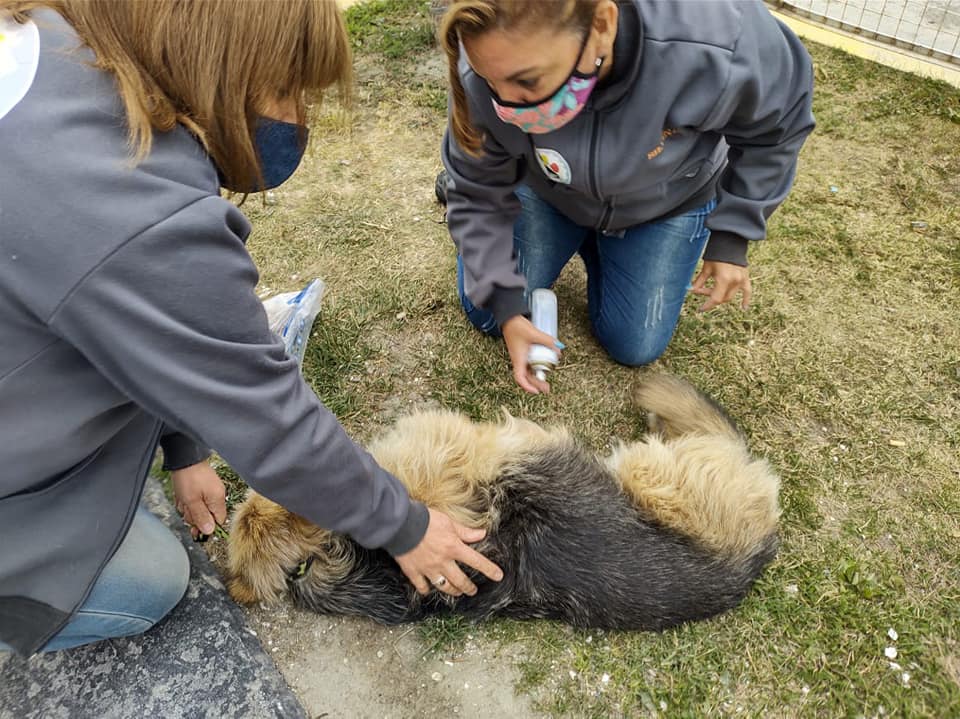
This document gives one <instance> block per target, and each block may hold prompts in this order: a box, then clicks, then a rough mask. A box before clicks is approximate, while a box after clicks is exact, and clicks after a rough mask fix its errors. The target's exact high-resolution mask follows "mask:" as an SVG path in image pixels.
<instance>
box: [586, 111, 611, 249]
mask: <svg viewBox="0 0 960 719" xmlns="http://www.w3.org/2000/svg"><path fill="white" fill-rule="evenodd" d="M599 137H600V114H599V113H596V112H594V114H593V129H592V131H591V133H590V155H589V157H590V163H591V164H592V167H590V168H589V170H590V172H589V176H590V191H591V192H593V196H594V197H596V198H597V199H598V200H603V198H602V197H601V196H600V161H599V157H598V155H599V153H600V147H599V142H598V140H599ZM612 214H613V203H612V202H604V205H603V214H601V215H600V222H599V223H597V229H598V230H599V231H600V232H603V231H605V230H606V228H607V223H608V222H609V221H610V215H612Z"/></svg>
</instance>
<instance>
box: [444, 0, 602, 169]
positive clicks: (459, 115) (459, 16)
mask: <svg viewBox="0 0 960 719" xmlns="http://www.w3.org/2000/svg"><path fill="white" fill-rule="evenodd" d="M597 3H598V0H449V2H448V3H447V8H446V12H445V13H444V14H443V17H442V18H441V20H440V28H439V31H438V37H439V42H440V45H441V47H442V48H443V50H444V52H445V53H446V55H447V72H448V74H449V78H450V98H451V104H452V108H451V116H450V132H451V133H452V134H453V137H454V139H455V140H456V141H457V143H458V144H459V145H460V147H462V148H463V149H464V150H465V151H466V152H468V153H469V154H471V155H474V156H478V155H480V154H481V153H482V145H483V136H482V135H481V133H480V131H479V130H478V129H477V128H476V127H475V126H474V124H473V122H472V121H471V119H470V108H469V106H468V104H467V94H466V91H465V90H464V87H463V83H462V82H461V80H460V72H459V69H458V66H459V64H460V42H461V40H463V38H475V37H478V36H480V35H483V34H484V33H486V32H489V31H491V30H523V29H526V28H533V27H537V28H542V27H548V28H555V29H557V30H570V31H572V32H578V33H585V32H587V30H588V29H589V28H590V25H591V23H592V22H593V16H594V13H595V11H596V8H597Z"/></svg>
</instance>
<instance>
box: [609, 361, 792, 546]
mask: <svg viewBox="0 0 960 719" xmlns="http://www.w3.org/2000/svg"><path fill="white" fill-rule="evenodd" d="M637 399H638V401H640V402H642V403H643V404H644V406H645V407H646V408H647V409H648V410H649V411H650V412H651V413H652V414H653V415H654V416H655V419H654V420H653V427H652V429H653V430H654V434H653V435H652V436H649V437H647V439H646V440H645V441H641V442H633V443H631V444H627V445H622V446H620V447H619V448H617V449H615V450H614V452H613V453H612V454H611V456H610V457H609V459H608V460H607V464H608V466H609V467H610V469H611V470H612V471H613V473H614V474H615V475H616V476H617V478H618V479H619V481H620V483H621V486H622V488H623V490H624V492H626V494H627V495H628V496H629V497H631V499H632V501H633V503H634V505H635V506H636V507H637V508H638V509H639V510H641V511H642V512H644V513H645V514H646V515H647V516H648V517H650V518H651V519H654V520H655V521H657V522H659V523H661V524H663V525H665V526H668V527H670V528H672V529H674V530H676V531H679V532H681V533H682V534H685V535H687V536H689V537H691V538H693V539H694V540H696V541H697V542H698V543H699V544H701V545H703V546H705V547H708V548H710V549H712V550H713V551H716V552H720V553H721V554H724V555H726V556H727V557H731V558H733V557H737V558H740V559H741V560H742V559H747V558H749V557H751V556H753V555H756V554H757V553H760V554H763V553H764V551H766V550H765V549H764V548H769V547H771V546H775V537H776V532H777V521H778V519H779V517H780V508H779V502H778V494H779V488H780V480H779V478H778V477H777V475H776V474H775V473H774V471H773V469H772V468H771V467H770V465H769V464H767V462H765V461H764V460H762V459H757V458H754V457H752V456H751V455H750V452H749V450H748V449H747V445H746V441H745V439H744V437H743V435H742V434H741V433H740V431H739V430H738V429H737V427H736V425H735V424H734V423H733V421H732V420H731V419H730V418H729V417H728V416H727V414H726V412H724V411H723V409H721V408H720V407H719V406H718V405H717V404H716V403H715V402H714V401H713V400H711V399H710V398H708V397H707V396H706V395H704V394H702V393H700V392H699V391H697V390H696V389H694V388H693V387H692V386H690V385H689V384H687V383H686V382H684V381H683V380H680V379H677V378H675V377H670V376H668V375H656V376H653V377H651V378H650V379H648V380H647V381H646V382H645V383H644V384H643V386H642V387H641V388H640V390H639V391H638V392H637Z"/></svg>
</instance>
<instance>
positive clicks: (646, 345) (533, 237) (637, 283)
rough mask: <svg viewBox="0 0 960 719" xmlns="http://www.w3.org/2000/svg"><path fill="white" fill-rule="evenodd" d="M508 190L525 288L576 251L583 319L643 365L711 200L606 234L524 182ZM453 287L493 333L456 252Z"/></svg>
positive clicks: (702, 235)
mask: <svg viewBox="0 0 960 719" xmlns="http://www.w3.org/2000/svg"><path fill="white" fill-rule="evenodd" d="M516 194H517V197H518V198H519V199H520V203H521V206H522V211H521V213H520V216H519V217H518V218H517V221H516V223H515V224H514V227H513V246H514V251H515V253H516V257H517V268H518V269H519V271H520V272H521V273H522V274H523V275H524V276H525V277H526V279H527V292H528V293H529V292H531V291H533V290H535V289H537V288H538V287H550V286H552V285H553V283H554V282H555V281H556V279H557V277H559V276H560V271H561V270H562V269H563V268H564V266H565V265H566V264H567V262H569V261H570V259H571V258H572V257H573V255H574V254H579V255H580V257H581V259H582V260H583V263H584V265H585V267H586V270H587V306H588V310H589V314H590V324H591V326H592V328H593V333H594V335H595V336H596V338H597V339H598V340H599V342H600V344H601V345H602V346H603V348H604V349H605V350H606V351H607V352H608V353H609V355H610V356H611V357H612V358H613V359H614V360H616V361H617V362H620V363H621V364H625V365H630V366H638V365H644V364H649V363H650V362H653V361H654V360H655V359H657V357H659V356H660V355H661V354H663V351H664V350H665V349H666V348H667V344H668V343H669V342H670V338H671V337H673V332H674V330H675V329H676V326H677V321H678V320H679V319H680V309H681V308H682V307H683V301H684V298H685V297H686V295H687V292H688V291H689V290H690V280H691V278H692V277H693V272H694V270H695V269H696V267H697V262H699V260H700V255H701V254H703V248H704V247H705V246H706V244H707V239H708V238H709V237H710V230H708V229H707V227H706V224H705V223H706V219H707V216H708V215H709V214H710V213H711V212H712V211H713V208H714V207H716V200H710V201H709V202H707V203H706V204H705V205H703V206H702V207H698V208H697V209H695V210H691V211H689V212H686V213H684V214H682V215H677V216H676V217H671V218H669V219H667V220H663V221H660V222H650V223H647V224H645V225H637V226H635V227H630V228H628V229H627V230H624V231H623V232H617V233H612V234H606V233H601V232H597V231H596V230H593V229H591V228H588V227H582V226H580V225H578V224H576V223H574V222H573V221H572V220H570V219H569V218H567V217H566V216H565V215H563V214H562V213H561V212H560V211H559V210H557V209H556V208H554V207H553V206H552V205H550V204H549V203H547V202H545V201H544V200H542V199H540V197H539V196H538V195H536V194H535V193H534V192H533V191H532V190H531V189H530V188H528V187H526V186H524V185H521V186H520V187H518V188H517V190H516ZM457 289H458V291H459V293H460V302H461V304H462V305H463V309H464V311H465V312H466V314H467V317H468V318H469V320H470V322H471V324H473V326H474V327H476V328H477V329H479V330H480V331H481V332H484V333H486V334H489V335H494V336H498V335H499V334H500V328H499V327H498V326H497V323H496V321H495V320H494V318H493V315H492V314H491V313H490V312H488V311H487V310H484V309H481V308H479V307H476V306H474V305H473V303H472V302H470V299H469V298H468V297H467V296H466V293H465V292H464V290H463V262H462V259H461V258H460V257H458V258H457Z"/></svg>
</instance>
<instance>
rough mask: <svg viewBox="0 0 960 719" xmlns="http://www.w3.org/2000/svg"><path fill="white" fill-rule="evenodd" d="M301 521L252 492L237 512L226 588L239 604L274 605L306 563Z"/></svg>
mask: <svg viewBox="0 0 960 719" xmlns="http://www.w3.org/2000/svg"><path fill="white" fill-rule="evenodd" d="M309 526H311V525H309V524H308V523H306V522H305V520H303V519H302V518H300V517H298V516H296V515H294V514H291V513H290V512H288V511H287V510H286V509H284V508H283V507H281V506H280V505H278V504H275V503H274V502H271V501H270V500H268V499H266V498H264V497H261V496H260V495H259V494H257V493H256V492H253V491H251V492H250V493H249V495H248V496H247V499H246V500H244V502H243V503H242V504H241V505H240V506H239V507H238V508H237V510H236V512H235V513H234V516H233V521H232V522H231V529H230V539H229V541H228V543H227V573H228V579H227V588H228V589H229V591H230V596H232V597H233V598H234V599H235V600H236V601H237V602H240V603H242V604H252V603H254V602H272V601H276V600H277V599H279V598H280V596H281V595H282V594H283V593H284V592H285V591H286V588H287V576H288V574H289V573H290V572H291V571H293V570H294V569H295V568H296V567H297V566H298V565H299V564H300V563H301V562H303V561H304V560H305V559H307V557H306V556H301V555H303V554H304V553H305V551H306V550H305V545H306V541H305V537H304V531H305V530H306V529H307V528H308V527H309Z"/></svg>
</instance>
